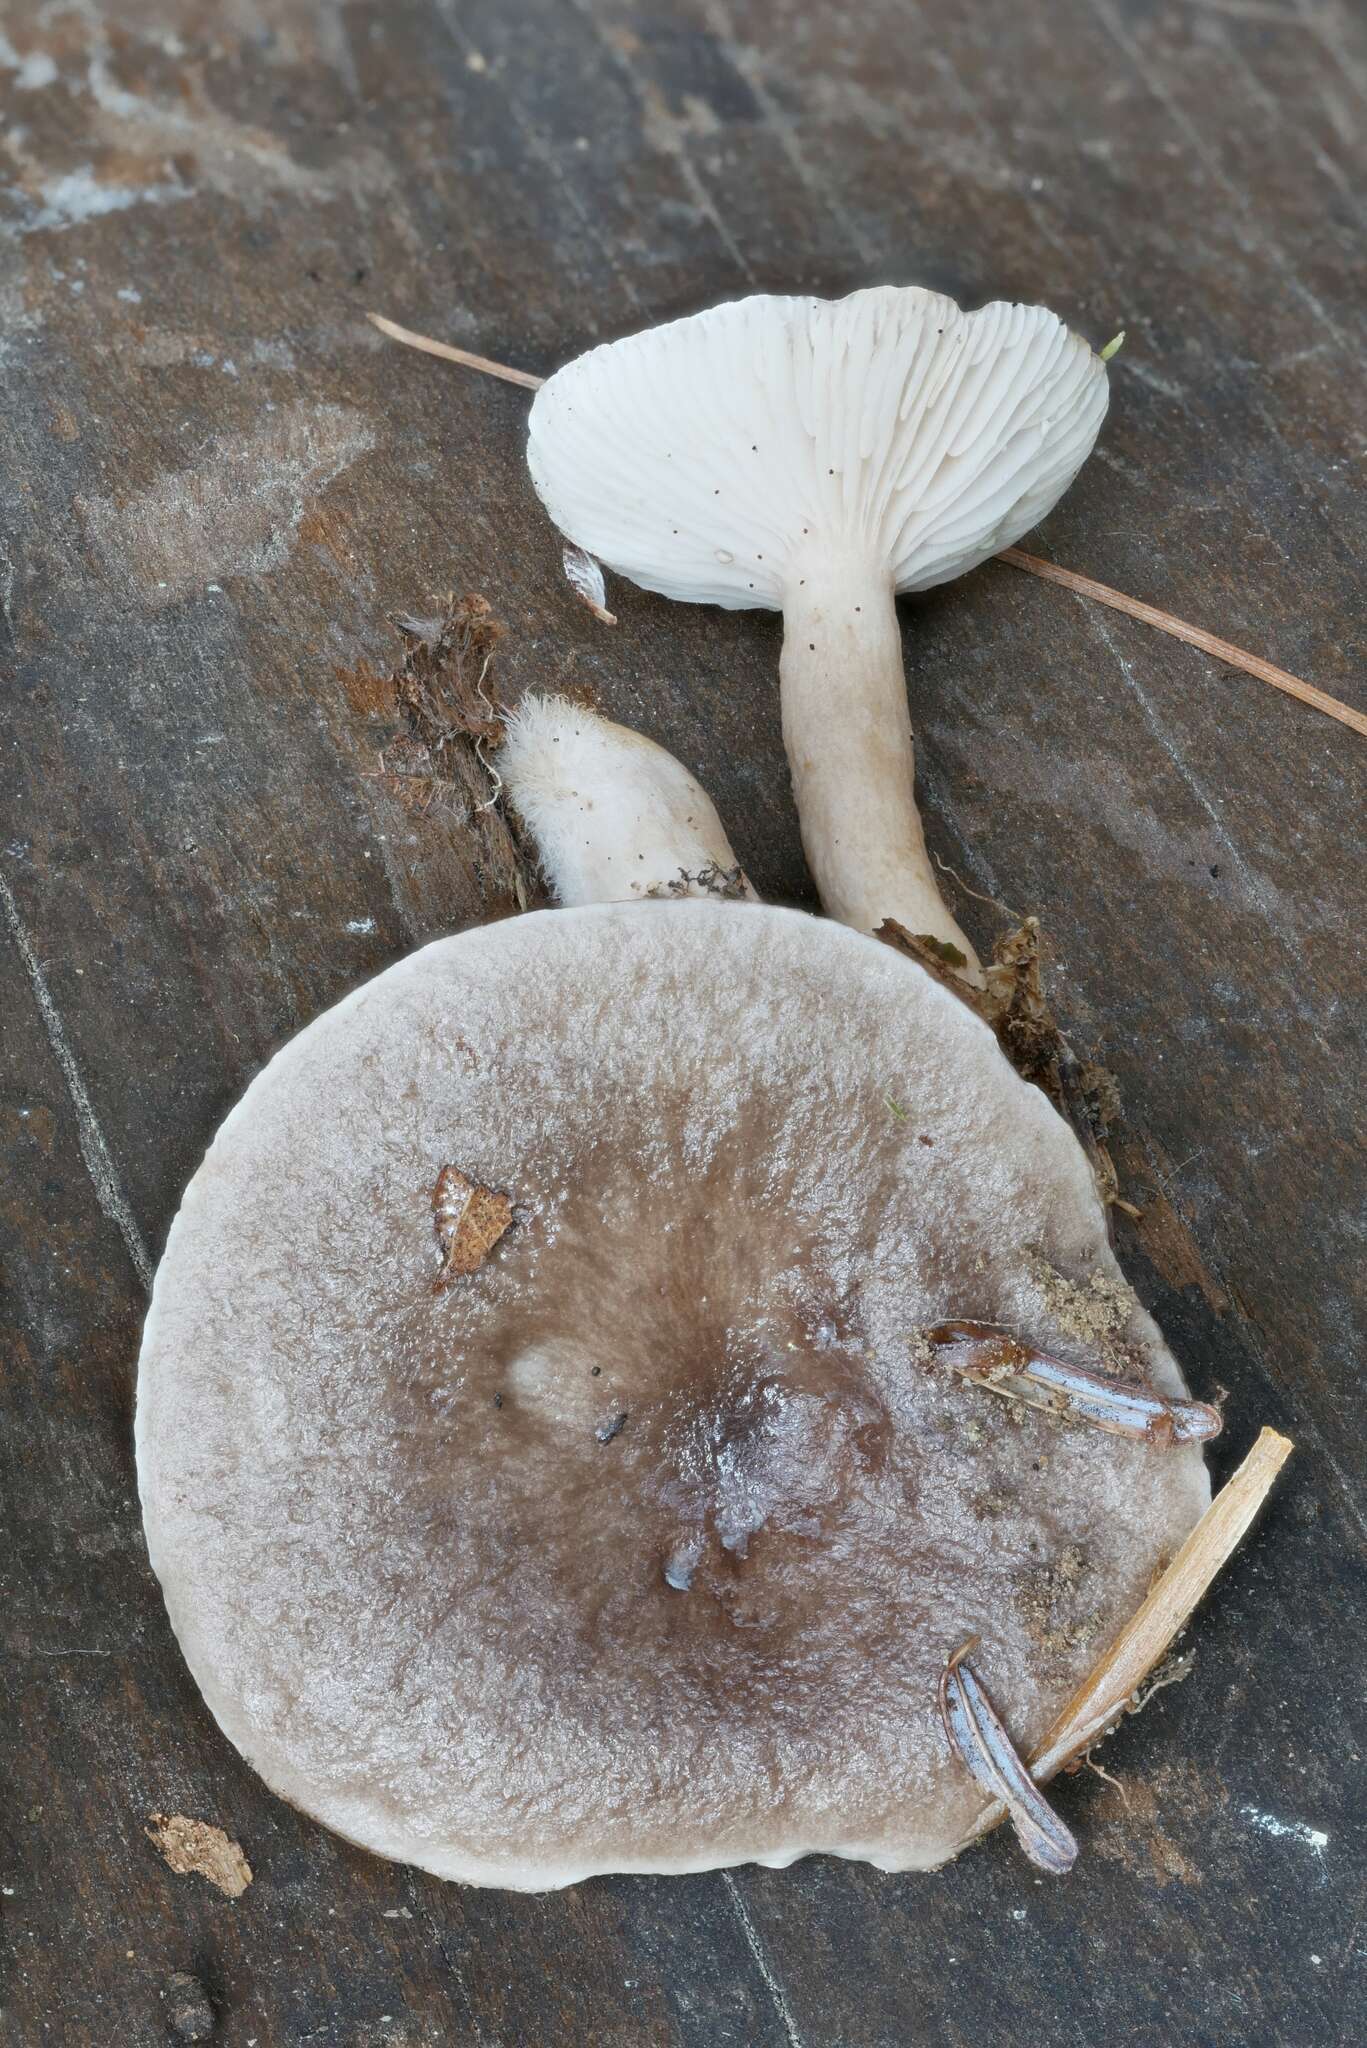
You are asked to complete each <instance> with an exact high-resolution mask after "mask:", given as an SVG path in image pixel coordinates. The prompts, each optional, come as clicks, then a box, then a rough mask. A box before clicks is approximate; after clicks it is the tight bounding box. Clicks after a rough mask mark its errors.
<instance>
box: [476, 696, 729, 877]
mask: <svg viewBox="0 0 1367 2048" xmlns="http://www.w3.org/2000/svg"><path fill="white" fill-rule="evenodd" d="M499 764H500V767H499V772H500V774H501V776H502V778H503V782H504V785H505V787H506V788H507V789H508V790H509V791H510V792H512V793H515V795H516V802H517V808H518V810H519V811H520V812H521V814H522V817H523V819H524V820H525V822H526V823H527V825H528V827H529V828H530V830H531V833H532V836H533V838H534V839H535V840H536V842H537V844H538V846H539V847H540V848H541V850H542V855H543V858H544V860H545V863H546V865H547V867H548V868H549V869H550V870H551V871H552V873H553V874H554V876H555V884H556V894H557V896H558V898H559V900H560V902H561V903H564V904H567V905H572V904H576V903H610V902H613V901H616V900H617V899H619V898H621V899H630V898H632V897H636V896H723V897H732V898H741V897H750V898H753V897H754V893H755V892H754V890H753V889H752V888H751V886H750V883H749V882H748V881H747V879H746V877H745V875H744V874H743V873H742V872H741V867H740V863H739V861H738V860H737V859H736V856H735V854H734V853H733V852H732V850H731V842H730V840H729V839H728V838H727V836H726V830H725V827H724V826H723V824H722V822H721V819H720V818H719V817H718V816H717V812H716V807H715V805H714V804H713V802H712V799H711V797H710V796H709V795H708V794H707V791H706V790H705V789H704V788H703V787H702V785H701V784H700V783H699V782H697V781H695V780H694V778H693V776H691V775H690V774H689V772H688V770H687V769H686V768H685V767H684V766H683V764H682V763H681V762H679V761H676V760H675V758H674V756H673V755H672V754H670V753H668V752H666V750H665V749H664V748H663V747H661V746H657V745H656V743H655V741H654V740H649V739H647V738H646V737H645V735H644V734H643V733H639V732H633V731H632V730H631V728H630V727H629V726H625V725H614V724H613V723H612V721H611V720H610V719H606V718H601V717H599V716H598V715H597V713H595V712H591V711H587V710H585V709H584V707H583V706H582V705H579V704H575V703H573V702H572V701H571V700H570V699H569V698H568V697H558V696H529V697H525V698H524V699H523V700H522V703H521V704H520V706H519V707H518V709H517V711H516V712H515V713H514V715H513V716H512V718H511V719H510V720H509V722H508V729H507V736H506V738H505V741H504V745H503V749H502V752H501V754H500V756H499Z"/></svg>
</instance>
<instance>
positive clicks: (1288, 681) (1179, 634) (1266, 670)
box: [996, 548, 1367, 739]
mask: <svg viewBox="0 0 1367 2048" xmlns="http://www.w3.org/2000/svg"><path fill="white" fill-rule="evenodd" d="M996 559H997V561H999V562H1009V563H1010V565H1011V567H1012V568H1013V569H1025V570H1028V571H1029V573H1030V575H1032V576H1040V577H1042V578H1043V579H1044V581H1045V582H1046V583H1058V584H1061V585H1062V586H1063V588H1064V589H1065V590H1072V591H1076V593H1077V595H1078V596H1079V597H1090V598H1092V599H1093V600H1094V602H1095V603H1097V604H1104V605H1109V606H1110V608H1111V610H1112V611H1115V612H1124V613H1126V614H1127V616H1128V617H1130V618H1132V619H1142V620H1143V622H1144V624H1145V625H1146V626H1156V627H1157V628H1158V630H1159V632H1160V633H1170V634H1171V635H1172V637H1173V639H1174V640H1185V641H1186V643H1187V645H1188V647H1199V648H1200V649H1201V651H1202V653H1203V654H1212V655H1214V657H1215V659H1216V660H1217V661H1223V662H1225V663H1227V664H1228V666H1229V667H1230V668H1237V669H1242V670H1243V672H1244V674H1245V675H1249V676H1258V677H1259V678H1260V679H1261V680H1262V681H1263V682H1265V683H1271V685H1272V687H1273V689H1274V690H1284V691H1285V692H1286V694H1287V696H1288V697H1295V698H1297V699H1298V701H1299V702H1300V703H1302V704H1309V705H1312V706H1313V708H1314V709H1315V710H1316V711H1322V712H1323V713H1324V715H1325V717H1326V718H1337V719H1338V721H1339V723H1340V724H1341V725H1347V726H1351V728H1352V730H1353V731H1354V732H1358V733H1361V734H1362V735H1363V737H1364V739H1367V712H1363V711H1357V710H1355V709H1354V708H1353V706H1352V705H1351V704H1342V703H1340V701H1339V699H1338V698H1337V697H1331V696H1330V695H1329V694H1328V692H1327V691H1326V690H1320V689H1317V688H1316V686H1315V685H1314V683H1306V682H1302V680H1301V678H1300V677H1299V676H1293V675H1288V674H1287V671H1286V670H1285V669H1284V668H1276V667H1274V665H1273V664H1272V663H1271V662H1270V661H1264V660H1263V658H1262V656H1261V655H1260V654H1250V653H1249V652H1248V649H1247V648H1245V647H1236V646H1235V645H1234V643H1233V641H1232V640H1222V639H1220V637H1219V635H1218V634H1215V633H1207V632H1206V631H1205V629H1204V627H1201V626H1189V625H1188V624H1187V622H1186V620H1185V619H1177V618H1174V617H1173V615H1172V613H1171V612H1164V611H1160V610H1159V609H1158V607H1157V606H1156V605H1152V604H1144V603H1142V602H1141V601H1140V599H1139V598H1137V597H1126V595H1125V593H1124V591H1123V590H1112V589H1111V586H1110V585H1109V583H1097V582H1095V581H1094V580H1093V578H1092V577H1090V576H1079V575H1078V573H1077V571H1076V570H1075V569H1061V568H1060V567H1059V565H1058V563H1057V562H1046V561H1044V560H1043V559H1042V558H1041V557H1040V556H1039V555H1027V554H1026V553H1025V552H1024V551H1023V550H1022V549H1021V548H1003V549H1002V552H1001V553H1000V554H999V555H998V556H997V557H996Z"/></svg>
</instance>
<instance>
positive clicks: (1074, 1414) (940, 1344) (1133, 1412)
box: [925, 1322, 1224, 1450]
mask: <svg viewBox="0 0 1367 2048" xmlns="http://www.w3.org/2000/svg"><path fill="white" fill-rule="evenodd" d="M925 1336H926V1342H927V1343H928V1344H929V1345H931V1347H932V1349H933V1351H934V1352H935V1353H936V1354H938V1360H939V1362H940V1363H941V1364H944V1365H947V1366H948V1367H949V1368H950V1370H951V1372H957V1373H958V1374H959V1375H960V1376H961V1377H962V1378H963V1379H966V1380H969V1381H971V1382H972V1383H973V1384H974V1385H975V1386H980V1387H987V1388H988V1389H989V1390H990V1391H991V1392H992V1393H994V1394H1004V1395H1006V1396H1007V1397H1008V1399H1010V1400H1013V1401H1023V1402H1024V1403H1025V1404H1026V1406H1027V1407H1031V1408H1047V1409H1049V1410H1051V1411H1052V1412H1053V1413H1054V1414H1056V1415H1066V1416H1068V1417H1069V1418H1070V1419H1071V1420H1072V1421H1074V1422H1086V1423H1090V1425H1091V1427H1092V1428H1093V1429H1100V1430H1104V1431H1105V1432H1106V1434H1107V1435H1108V1436H1125V1437H1131V1438H1134V1439H1135V1440H1136V1441H1138V1442H1140V1443H1146V1444H1152V1445H1153V1446H1154V1447H1155V1448H1156V1449H1159V1450H1168V1449H1170V1448H1171V1447H1172V1446H1173V1445H1175V1444H1199V1443H1207V1442H1209V1440H1210V1438H1211V1437H1213V1436H1218V1435H1219V1434H1220V1431H1221V1429H1222V1428H1223V1427H1224V1423H1223V1420H1222V1418H1221V1415H1220V1411H1219V1409H1218V1408H1212V1407H1210V1406H1209V1405H1208V1403H1206V1402H1205V1401H1180V1400H1177V1399H1176V1398H1174V1397H1173V1396H1171V1395H1168V1394H1160V1393H1158V1392H1157V1391H1156V1389H1155V1388H1153V1387H1151V1386H1149V1385H1147V1384H1146V1383H1145V1382H1144V1381H1141V1380H1120V1379H1116V1378H1115V1377H1114V1376H1113V1375H1112V1374H1110V1373H1100V1372H1091V1371H1089V1370H1088V1368H1087V1367H1086V1366H1082V1365H1069V1364H1067V1363H1066V1362H1065V1361H1064V1360H1063V1359H1061V1358H1050V1357H1049V1356H1048V1354H1047V1353H1046V1352H1043V1351H1037V1350H1036V1349H1035V1347H1034V1345H1033V1344H1026V1343H1022V1342H1021V1340H1020V1339H1019V1338H1016V1337H1013V1336H1012V1335H1011V1333H1010V1331H1009V1330H1001V1329H998V1328H996V1327H995V1325H993V1324H991V1323H967V1322H951V1323H937V1324H936V1325H935V1328H934V1329H932V1330H927V1331H926V1333H925Z"/></svg>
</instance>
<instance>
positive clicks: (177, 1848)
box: [143, 1813, 252, 1899]
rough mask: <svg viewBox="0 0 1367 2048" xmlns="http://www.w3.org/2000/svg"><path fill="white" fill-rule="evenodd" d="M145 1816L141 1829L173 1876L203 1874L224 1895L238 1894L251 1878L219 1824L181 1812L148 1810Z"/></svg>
mask: <svg viewBox="0 0 1367 2048" xmlns="http://www.w3.org/2000/svg"><path fill="white" fill-rule="evenodd" d="M147 1819H148V1823H149V1825H148V1826H147V1827H145V1828H144V1829H143V1833H144V1834H145V1835H146V1837H147V1839H148V1841H149V1842H151V1844H152V1845H153V1847H154V1848H155V1849H157V1850H159V1851H160V1853H161V1854H162V1855H163V1856H164V1857H165V1859H166V1862H167V1865H168V1866H169V1868H170V1869H172V1870H174V1871H175V1873H176V1875H177V1877H188V1876H189V1875H191V1874H192V1873H193V1874H194V1875H195V1876H197V1877H207V1878H208V1880H209V1882H210V1884H212V1885H217V1886H218V1889H219V1890H220V1891H221V1892H222V1893H223V1895H224V1897H225V1898H229V1899H240V1898H241V1896H242V1894H243V1892H245V1891H246V1889H247V1886H248V1885H249V1884H250V1883H251V1881H252V1866H251V1864H250V1863H248V1861H247V1859H246V1857H245V1856H244V1855H243V1853H242V1851H241V1849H240V1848H239V1847H238V1845H237V1843H236V1842H234V1841H233V1840H231V1838H230V1837H229V1836H227V1835H225V1834H224V1832H223V1830H222V1828H216V1827H214V1826H213V1825H212V1823H211V1822H209V1821H207V1820H189V1819H187V1817H186V1816H185V1815H184V1814H183V1813H149V1814H148V1816H147Z"/></svg>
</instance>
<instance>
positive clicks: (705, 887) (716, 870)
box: [644, 860, 750, 903]
mask: <svg viewBox="0 0 1367 2048" xmlns="http://www.w3.org/2000/svg"><path fill="white" fill-rule="evenodd" d="M695 889H700V890H701V891H702V893H703V895H704V896H716V897H719V898H720V899H721V901H722V902H723V903H743V902H744V901H745V900H746V898H747V896H748V895H749V893H750V891H749V884H748V883H747V881H746V879H745V870H744V868H742V867H741V866H740V865H739V864H737V865H736V866H735V867H730V868H723V867H719V866H718V865H717V863H716V861H714V860H710V861H708V862H706V864H705V865H704V866H702V867H700V868H699V869H698V872H697V873H696V875H691V874H690V873H689V872H688V869H687V868H680V869H679V872H678V874H677V876H676V877H675V879H674V880H673V881H672V882H652V883H651V885H650V887H649V888H648V889H647V890H646V891H645V892H644V893H645V895H646V896H647V897H652V898H655V899H656V900H660V899H663V898H664V897H667V896H673V897H681V896H691V895H692V893H693V891H694V890H695Z"/></svg>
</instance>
